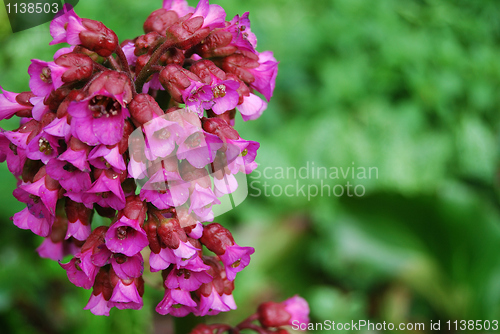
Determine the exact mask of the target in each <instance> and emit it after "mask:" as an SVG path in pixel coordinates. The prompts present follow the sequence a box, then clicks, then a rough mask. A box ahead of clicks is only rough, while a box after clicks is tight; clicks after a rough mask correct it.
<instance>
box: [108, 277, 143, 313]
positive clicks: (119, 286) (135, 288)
mask: <svg viewBox="0 0 500 334" xmlns="http://www.w3.org/2000/svg"><path fill="white" fill-rule="evenodd" d="M109 279H110V281H111V284H112V285H113V294H112V295H111V297H110V298H109V303H108V306H110V307H116V308H118V309H120V310H124V309H133V310H140V309H141V308H142V306H143V302H142V297H141V293H140V292H139V291H140V290H142V291H144V290H143V289H144V281H143V280H142V277H140V278H134V279H121V278H119V277H118V276H117V275H116V273H115V272H114V270H113V269H110V271H109Z"/></svg>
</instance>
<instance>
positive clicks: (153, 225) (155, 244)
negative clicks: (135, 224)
mask: <svg viewBox="0 0 500 334" xmlns="http://www.w3.org/2000/svg"><path fill="white" fill-rule="evenodd" d="M157 229H158V223H157V222H156V221H155V220H154V219H153V218H150V219H148V221H147V222H146V223H144V230H145V231H146V235H147V237H148V241H149V248H150V249H151V251H152V252H153V253H155V254H158V253H160V251H161V244H160V240H159V239H158V234H157Z"/></svg>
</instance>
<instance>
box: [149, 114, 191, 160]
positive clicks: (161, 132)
mask: <svg viewBox="0 0 500 334" xmlns="http://www.w3.org/2000/svg"><path fill="white" fill-rule="evenodd" d="M143 129H144V134H145V136H146V141H147V144H148V147H149V150H148V151H149V152H150V153H151V157H150V160H155V159H156V158H165V157H167V156H168V155H170V154H171V153H172V152H173V150H174V149H175V143H176V141H177V140H178V138H180V137H181V136H183V134H184V130H183V128H182V127H181V126H180V125H179V124H178V123H177V122H171V121H169V120H167V119H166V116H162V117H156V118H153V119H152V120H151V121H149V122H147V123H145V124H144V125H143Z"/></svg>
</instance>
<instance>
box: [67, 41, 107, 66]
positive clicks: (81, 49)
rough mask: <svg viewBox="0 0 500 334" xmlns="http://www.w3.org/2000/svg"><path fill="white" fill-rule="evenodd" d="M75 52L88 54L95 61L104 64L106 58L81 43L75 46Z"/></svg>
mask: <svg viewBox="0 0 500 334" xmlns="http://www.w3.org/2000/svg"><path fill="white" fill-rule="evenodd" d="M73 53H81V54H84V55H87V56H89V57H90V59H92V60H93V61H95V62H97V63H99V64H102V63H103V61H104V58H103V57H101V56H99V55H98V54H97V53H96V52H94V51H91V50H89V49H87V48H84V47H83V46H81V45H77V46H75V48H74V49H73Z"/></svg>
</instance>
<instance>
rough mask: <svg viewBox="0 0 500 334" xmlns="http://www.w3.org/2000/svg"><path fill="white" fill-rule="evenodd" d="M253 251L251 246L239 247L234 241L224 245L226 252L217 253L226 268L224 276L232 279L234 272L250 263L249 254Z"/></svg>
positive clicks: (234, 275)
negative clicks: (230, 244) (226, 245)
mask: <svg viewBox="0 0 500 334" xmlns="http://www.w3.org/2000/svg"><path fill="white" fill-rule="evenodd" d="M254 252H255V249H254V248H253V247H241V246H238V245H237V244H236V243H235V244H234V245H232V246H228V247H226V252H225V253H224V254H222V255H219V258H220V259H221V260H222V263H224V266H225V268H226V276H227V279H228V280H230V281H234V278H235V277H236V273H238V272H240V271H242V270H243V269H244V268H245V267H246V266H248V264H249V263H250V255H252V254H253V253H254Z"/></svg>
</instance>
